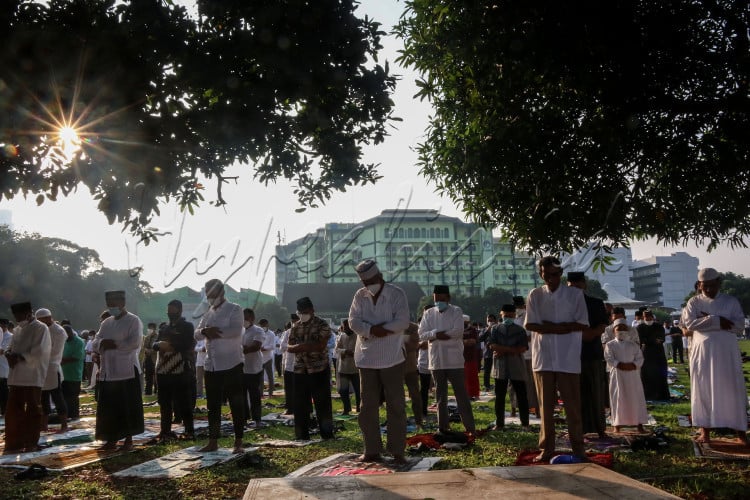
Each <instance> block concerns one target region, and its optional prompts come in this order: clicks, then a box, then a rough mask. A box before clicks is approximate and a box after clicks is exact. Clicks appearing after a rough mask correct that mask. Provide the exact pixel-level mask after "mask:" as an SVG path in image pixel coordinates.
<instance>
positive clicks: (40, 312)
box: [35, 308, 52, 319]
mask: <svg viewBox="0 0 750 500" xmlns="http://www.w3.org/2000/svg"><path fill="white" fill-rule="evenodd" d="M35 317H36V319H39V318H50V317H52V312H51V311H50V310H49V309H44V308H42V309H37V310H36V314H35Z"/></svg>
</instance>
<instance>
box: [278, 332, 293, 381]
mask: <svg viewBox="0 0 750 500" xmlns="http://www.w3.org/2000/svg"><path fill="white" fill-rule="evenodd" d="M291 332H292V330H291V329H289V330H286V331H284V333H282V334H281V344H280V345H279V350H280V351H281V355H282V358H281V364H282V365H284V371H285V372H292V373H294V360H295V356H294V354H292V353H291V352H289V351H288V349H289V335H290V334H291Z"/></svg>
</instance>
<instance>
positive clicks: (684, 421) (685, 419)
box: [677, 415, 693, 427]
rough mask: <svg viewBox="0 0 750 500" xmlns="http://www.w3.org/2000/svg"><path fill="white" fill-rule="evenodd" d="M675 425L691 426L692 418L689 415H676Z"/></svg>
mask: <svg viewBox="0 0 750 500" xmlns="http://www.w3.org/2000/svg"><path fill="white" fill-rule="evenodd" d="M677 425H679V426H680V427H692V426H693V424H692V419H691V418H690V415H677Z"/></svg>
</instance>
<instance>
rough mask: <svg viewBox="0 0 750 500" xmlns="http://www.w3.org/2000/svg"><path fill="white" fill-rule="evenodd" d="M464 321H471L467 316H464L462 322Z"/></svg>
mask: <svg viewBox="0 0 750 500" xmlns="http://www.w3.org/2000/svg"><path fill="white" fill-rule="evenodd" d="M466 321H471V318H470V317H469V315H468V314H464V322H466Z"/></svg>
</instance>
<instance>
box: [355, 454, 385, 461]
mask: <svg viewBox="0 0 750 500" xmlns="http://www.w3.org/2000/svg"><path fill="white" fill-rule="evenodd" d="M356 460H357V462H380V461H381V460H382V457H381V456H380V453H370V454H366V455H360V456H358V457H357V458H356Z"/></svg>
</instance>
